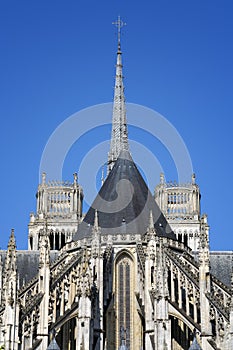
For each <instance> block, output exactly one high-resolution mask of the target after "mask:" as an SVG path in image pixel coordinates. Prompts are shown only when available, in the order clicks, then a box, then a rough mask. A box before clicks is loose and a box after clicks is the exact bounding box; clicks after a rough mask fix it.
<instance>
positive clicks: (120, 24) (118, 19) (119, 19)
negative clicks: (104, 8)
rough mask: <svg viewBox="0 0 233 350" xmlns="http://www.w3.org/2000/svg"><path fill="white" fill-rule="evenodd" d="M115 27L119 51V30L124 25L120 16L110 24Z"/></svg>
mask: <svg viewBox="0 0 233 350" xmlns="http://www.w3.org/2000/svg"><path fill="white" fill-rule="evenodd" d="M112 24H114V25H115V26H116V27H117V39H118V51H120V50H121V28H122V27H124V26H125V25H126V23H124V22H123V21H122V19H121V17H120V16H118V18H117V20H116V21H115V22H112Z"/></svg>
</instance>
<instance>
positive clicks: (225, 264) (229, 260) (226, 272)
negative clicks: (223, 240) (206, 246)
mask: <svg viewBox="0 0 233 350" xmlns="http://www.w3.org/2000/svg"><path fill="white" fill-rule="evenodd" d="M210 266H211V270H210V271H211V273H212V274H213V275H214V276H215V277H217V278H218V279H219V280H220V281H221V282H223V283H224V284H225V285H226V286H228V287H230V286H231V273H232V269H233V252H224V251H222V252H213V251H212V252H210Z"/></svg>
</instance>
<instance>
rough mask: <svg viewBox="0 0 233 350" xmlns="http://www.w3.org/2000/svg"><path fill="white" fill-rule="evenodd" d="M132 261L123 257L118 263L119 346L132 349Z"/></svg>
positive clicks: (125, 256)
mask: <svg viewBox="0 0 233 350" xmlns="http://www.w3.org/2000/svg"><path fill="white" fill-rule="evenodd" d="M131 274H132V271H131V259H130V258H129V257H128V256H127V255H123V256H122V257H121V258H120V259H119V261H118V263H117V280H118V283H117V284H118V293H117V294H118V296H117V303H118V327H117V328H118V344H121V342H122V341H124V343H125V344H126V347H127V349H128V350H129V349H130V333H131V332H130V329H131V319H132V311H131V310H132V297H131V290H132V289H131V279H132V276H131Z"/></svg>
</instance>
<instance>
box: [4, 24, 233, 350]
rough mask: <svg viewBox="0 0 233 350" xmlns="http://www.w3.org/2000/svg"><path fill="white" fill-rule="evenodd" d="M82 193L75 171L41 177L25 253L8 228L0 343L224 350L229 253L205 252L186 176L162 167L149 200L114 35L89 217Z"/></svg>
mask: <svg viewBox="0 0 233 350" xmlns="http://www.w3.org/2000/svg"><path fill="white" fill-rule="evenodd" d="M119 29H120V25H119ZM84 193H85V189H84ZM83 197H84V194H83V189H82V188H81V186H80V184H79V183H78V178H77V174H74V178H73V182H72V183H68V182H60V183H58V182H55V181H54V182H47V180H46V174H42V181H41V184H39V186H38V191H37V196H36V198H37V203H36V212H35V213H33V214H31V215H30V222H29V226H28V227H29V229H28V250H27V251H19V250H17V249H16V242H15V237H14V231H12V232H11V235H10V239H9V244H8V249H7V251H0V346H1V345H2V346H4V349H5V350H32V349H38V350H46V349H62V350H75V349H77V350H94V349H95V350H118V349H122V350H123V349H128V350H165V349H166V350H188V349H203V350H216V349H221V350H232V349H233V279H232V277H231V276H232V252H210V250H209V225H208V222H207V216H206V215H202V214H201V212H200V197H201V196H200V190H199V187H198V185H197V184H196V181H195V176H194V175H192V174H190V183H188V184H175V183H167V182H166V181H165V177H164V175H163V174H161V177H160V183H159V184H158V185H157V186H156V188H155V192H154V194H153V195H152V194H151V192H150V191H149V189H148V187H147V185H146V183H145V182H144V180H143V178H142V176H141V174H140V172H139V170H138V169H137V166H136V165H135V163H134V161H133V158H132V156H131V154H130V147H129V144H128V135H127V122H126V110H125V98H124V86H123V76H122V52H121V46H120V37H119V38H118V51H117V64H116V80H115V89H114V105H113V118H112V136H111V145H110V151H109V154H108V176H107V178H106V179H105V181H104V183H103V185H102V187H101V189H100V191H99V193H98V195H97V197H96V198H95V199H93V204H92V206H91V207H90V209H89V210H88V212H87V213H86V215H84V214H83V210H82V203H83Z"/></svg>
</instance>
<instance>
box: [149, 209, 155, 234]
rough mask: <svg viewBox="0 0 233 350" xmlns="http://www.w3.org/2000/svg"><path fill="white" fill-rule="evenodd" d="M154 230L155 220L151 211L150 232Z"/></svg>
mask: <svg viewBox="0 0 233 350" xmlns="http://www.w3.org/2000/svg"><path fill="white" fill-rule="evenodd" d="M153 229H154V219H153V213H152V210H150V218H149V230H153Z"/></svg>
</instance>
